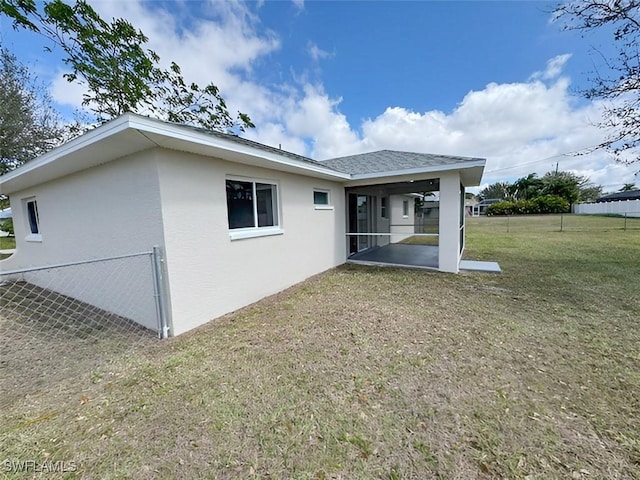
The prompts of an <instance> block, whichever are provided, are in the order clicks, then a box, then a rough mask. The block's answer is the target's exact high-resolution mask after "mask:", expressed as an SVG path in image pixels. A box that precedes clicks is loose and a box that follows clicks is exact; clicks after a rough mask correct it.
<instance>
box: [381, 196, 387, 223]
mask: <svg viewBox="0 0 640 480" xmlns="http://www.w3.org/2000/svg"><path fill="white" fill-rule="evenodd" d="M380 217H382V218H387V197H382V198H381V199H380Z"/></svg>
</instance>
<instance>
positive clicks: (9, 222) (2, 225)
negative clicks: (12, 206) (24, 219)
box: [0, 218, 15, 237]
mask: <svg viewBox="0 0 640 480" xmlns="http://www.w3.org/2000/svg"><path fill="white" fill-rule="evenodd" d="M0 230H2V231H3V232H7V233H8V234H9V236H10V237H13V236H14V235H15V231H14V230H13V218H7V219H6V220H5V221H4V222H0Z"/></svg>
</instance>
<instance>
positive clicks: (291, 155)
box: [165, 122, 336, 170]
mask: <svg viewBox="0 0 640 480" xmlns="http://www.w3.org/2000/svg"><path fill="white" fill-rule="evenodd" d="M165 123H169V124H171V125H173V126H176V127H178V128H186V129H189V130H194V131H196V132H199V133H204V134H206V135H210V136H212V137H217V138H223V139H225V140H229V141H232V142H235V143H237V144H240V145H246V146H249V147H253V148H259V149H260V150H264V151H267V152H271V153H277V154H278V155H282V156H283V157H287V158H291V159H293V160H298V161H301V162H306V163H311V164H313V165H319V166H322V167H325V168H330V169H331V170H336V169H335V168H333V167H331V166H330V165H327V164H325V163H324V162H318V161H317V160H313V159H312V158H309V157H305V156H303V155H298V154H296V153H291V152H287V151H286V150H282V149H281V148H275V147H271V146H269V145H264V144H262V143H258V142H254V141H253V140H247V139H246V138H242V137H239V136H237V135H235V134H233V133H223V132H218V131H215V130H207V129H206V128H200V127H194V126H192V125H184V124H182V123H173V122H165Z"/></svg>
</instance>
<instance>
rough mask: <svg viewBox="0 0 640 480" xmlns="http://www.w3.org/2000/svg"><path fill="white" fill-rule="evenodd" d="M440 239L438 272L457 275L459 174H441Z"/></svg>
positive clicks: (458, 253) (458, 258) (458, 257)
mask: <svg viewBox="0 0 640 480" xmlns="http://www.w3.org/2000/svg"><path fill="white" fill-rule="evenodd" d="M439 222H440V232H439V233H440V238H439V242H438V270H440V271H442V272H451V273H458V271H459V260H460V174H459V173H458V172H457V171H454V172H442V176H441V177H440V221H439Z"/></svg>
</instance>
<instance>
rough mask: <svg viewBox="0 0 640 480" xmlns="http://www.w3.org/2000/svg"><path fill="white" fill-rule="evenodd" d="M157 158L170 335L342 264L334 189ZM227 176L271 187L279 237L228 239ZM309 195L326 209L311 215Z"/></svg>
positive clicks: (192, 160)
mask: <svg viewBox="0 0 640 480" xmlns="http://www.w3.org/2000/svg"><path fill="white" fill-rule="evenodd" d="M157 155H158V166H159V172H160V191H161V196H162V205H163V212H162V213H163V224H164V226H165V232H166V244H165V248H166V260H167V270H168V276H169V282H170V289H171V316H172V323H173V334H174V335H175V334H180V333H182V332H184V331H187V330H189V329H191V328H193V327H196V326H198V325H201V324H203V323H205V322H207V321H209V320H211V319H213V318H216V317H218V316H220V315H223V314H225V313H228V312H231V311H233V310H236V309H238V308H241V307H244V306H246V305H248V304H250V303H253V302H256V301H258V300H260V299H261V298H263V297H265V296H267V295H270V294H273V293H276V292H278V291H281V290H283V289H285V288H287V287H290V286H292V285H294V284H295V283H298V282H300V281H302V280H304V279H306V278H308V277H310V276H312V275H315V274H317V273H320V272H322V271H324V270H327V269H329V268H332V267H334V266H337V265H340V264H342V263H344V261H345V259H346V248H345V243H346V242H345V210H346V209H345V204H344V201H345V200H344V187H343V186H342V185H341V184H340V183H338V182H331V181H327V180H320V179H314V178H310V177H306V176H300V175H294V174H289V173H283V172H279V171H275V170H269V169H263V168H258V167H251V166H246V165H242V164H236V163H230V162H225V161H222V160H216V159H211V158H206V157H200V156H197V155H187V154H183V153H178V152H173V151H169V150H162V151H158V152H157ZM228 175H231V176H234V177H246V178H247V179H258V180H260V179H262V180H267V181H269V182H273V183H276V184H277V185H278V196H279V205H280V219H281V220H280V222H281V223H280V224H281V226H282V229H283V231H284V233H282V234H281V235H273V236H265V237H256V238H245V239H236V240H232V239H231V238H230V235H229V232H230V231H229V227H228V218H227V199H226V187H225V182H226V177H227V176H228ZM314 188H320V189H325V190H329V191H330V203H331V205H332V206H333V209H322V210H317V209H315V207H314V203H313V189H314Z"/></svg>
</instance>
